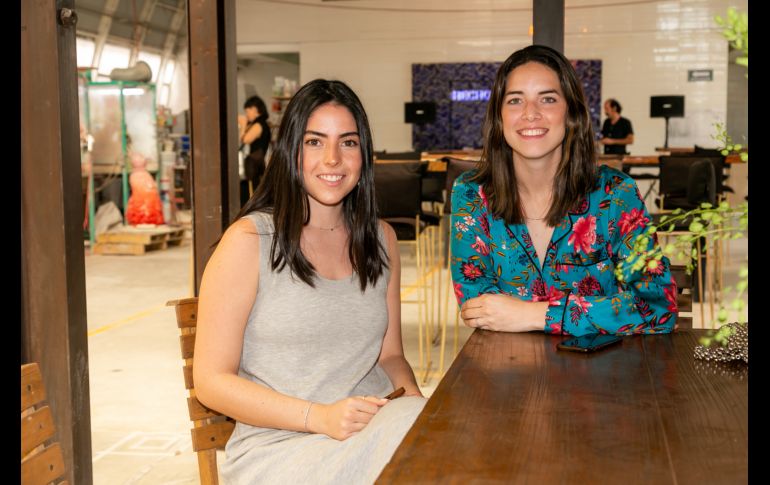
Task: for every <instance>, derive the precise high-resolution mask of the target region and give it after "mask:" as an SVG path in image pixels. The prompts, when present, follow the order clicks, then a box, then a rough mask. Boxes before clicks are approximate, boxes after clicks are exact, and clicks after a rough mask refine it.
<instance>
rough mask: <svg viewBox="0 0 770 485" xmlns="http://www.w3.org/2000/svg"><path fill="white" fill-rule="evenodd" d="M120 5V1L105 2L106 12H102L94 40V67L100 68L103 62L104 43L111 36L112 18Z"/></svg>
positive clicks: (92, 63)
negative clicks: (100, 63)
mask: <svg viewBox="0 0 770 485" xmlns="http://www.w3.org/2000/svg"><path fill="white" fill-rule="evenodd" d="M118 3H119V0H107V1H106V2H104V10H102V16H101V18H100V19H99V26H98V27H97V28H96V38H95V39H94V58H93V60H92V61H91V65H92V66H94V67H99V62H100V61H101V60H102V51H103V50H104V43H105V42H107V37H108V36H109V35H110V27H111V26H112V16H113V15H114V14H115V10H117V8H118Z"/></svg>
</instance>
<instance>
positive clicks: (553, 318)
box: [544, 293, 569, 335]
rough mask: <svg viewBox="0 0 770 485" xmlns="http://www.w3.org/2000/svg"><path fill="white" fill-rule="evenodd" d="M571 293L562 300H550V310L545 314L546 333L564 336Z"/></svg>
mask: <svg viewBox="0 0 770 485" xmlns="http://www.w3.org/2000/svg"><path fill="white" fill-rule="evenodd" d="M568 297H569V293H567V294H566V295H564V296H562V297H561V298H554V299H551V300H548V310H546V312H545V329H544V331H545V333H550V334H555V335H564V334H565V331H564V315H566V314H567V302H568Z"/></svg>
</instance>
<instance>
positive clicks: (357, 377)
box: [220, 212, 426, 485]
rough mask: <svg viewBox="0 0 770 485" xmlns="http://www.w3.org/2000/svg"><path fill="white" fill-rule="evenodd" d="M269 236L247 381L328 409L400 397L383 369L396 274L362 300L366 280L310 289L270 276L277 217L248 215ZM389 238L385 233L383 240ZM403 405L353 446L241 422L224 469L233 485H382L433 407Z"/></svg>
mask: <svg viewBox="0 0 770 485" xmlns="http://www.w3.org/2000/svg"><path fill="white" fill-rule="evenodd" d="M246 218H247V219H249V220H251V221H252V222H253V223H254V225H255V226H256V229H257V233H258V234H260V263H259V289H258V291H257V296H256V299H255V301H254V306H253V307H252V309H251V312H250V314H249V319H248V322H247V324H246V329H245V332H244V336H243V351H242V353H241V363H240V368H239V371H238V374H239V375H240V376H241V377H244V378H246V379H249V380H250V381H252V382H256V383H258V384H261V385H264V386H267V387H270V388H271V389H275V390H276V391H278V392H281V393H283V394H286V395H289V396H294V397H298V398H301V399H308V400H311V401H314V402H319V403H324V404H329V403H332V402H335V401H337V400H339V399H343V398H345V397H349V396H356V395H373V396H384V395H386V394H388V393H389V392H391V391H392V390H393V386H392V384H391V383H390V380H389V379H388V377H387V375H386V374H385V372H384V371H383V370H382V368H381V367H380V366H379V365H378V364H377V359H378V357H379V354H380V350H381V348H382V339H383V336H384V335H385V330H386V328H387V323H388V311H387V304H386V292H387V282H388V278H389V276H390V273H389V272H388V271H387V270H386V272H385V273H384V274H383V276H381V277H380V278H379V280H378V281H377V285H376V286H375V287H374V288H372V287H371V286H367V288H366V292H364V293H361V289H360V287H359V284H358V279H357V278H355V277H351V278H348V279H344V280H328V279H325V278H321V277H317V278H316V280H315V284H316V287H315V288H311V287H310V286H308V285H307V284H305V283H303V282H302V281H300V280H299V279H297V278H293V277H292V276H291V273H290V272H289V270H288V268H285V269H284V270H283V271H281V272H279V273H278V272H273V271H272V270H271V269H270V263H269V261H270V245H271V243H272V239H273V232H274V230H273V222H272V216H271V215H269V214H265V213H262V212H253V213H251V214H249V215H247V216H246ZM379 237H380V240H381V241H382V240H383V239H382V238H383V234H382V230H380V234H379ZM425 402H426V400H425V399H424V398H421V397H402V398H398V399H394V400H393V401H391V402H389V403H388V404H386V405H385V406H383V407H382V408H381V409H380V411H379V412H378V413H377V414H376V415H375V416H374V418H373V419H372V421H370V422H369V424H368V425H367V426H366V427H365V428H364V429H363V430H362V431H361V432H360V433H358V434H356V435H354V436H352V437H350V438H348V439H347V440H345V441H337V440H335V439H333V438H329V437H328V436H326V435H321V434H312V433H301V432H295V431H287V430H279V429H271V428H259V427H256V426H250V425H248V424H244V423H241V422H237V423H236V425H235V430H234V431H233V434H232V436H231V437H230V440H229V441H228V442H227V446H226V448H225V454H226V459H225V460H224V462H223V463H222V465H221V467H220V473H221V475H222V478H223V480H224V483H226V484H231V485H236V484H237V485H246V484H258V483H260V484H261V483H264V484H284V483H286V484H295V483H312V484H332V483H333V484H370V483H373V482H374V480H375V479H376V478H377V476H378V475H379V474H380V472H381V471H382V469H383V468H384V467H385V465H386V464H387V462H388V461H389V460H390V457H391V456H392V455H393V452H394V451H395V449H396V448H397V447H398V445H399V443H401V440H402V439H403V437H404V435H405V434H406V432H407V431H408V430H409V428H410V427H411V425H412V423H413V422H414V420H415V419H416V418H417V415H418V414H419V413H420V411H421V410H422V408H423V406H424V405H425Z"/></svg>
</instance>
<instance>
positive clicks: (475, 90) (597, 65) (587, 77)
mask: <svg viewBox="0 0 770 485" xmlns="http://www.w3.org/2000/svg"><path fill="white" fill-rule="evenodd" d="M572 65H573V66H574V67H575V70H576V71H577V73H578V76H579V77H580V79H581V80H582V82H583V89H584V90H585V94H586V97H587V102H588V108H589V111H590V114H591V119H592V121H593V125H594V130H595V131H598V130H599V119H600V115H601V83H602V61H600V60H576V61H572ZM499 67H500V63H499V62H466V63H441V64H412V101H432V102H434V103H436V121H434V122H433V123H427V124H424V125H412V146H413V147H414V149H415V150H418V151H422V150H451V149H458V148H465V147H471V148H481V141H482V136H481V129H482V125H483V123H484V116H485V115H486V109H487V100H488V99H489V90H490V89H491V88H492V83H493V82H494V80H495V74H496V73H497V69H498V68H499Z"/></svg>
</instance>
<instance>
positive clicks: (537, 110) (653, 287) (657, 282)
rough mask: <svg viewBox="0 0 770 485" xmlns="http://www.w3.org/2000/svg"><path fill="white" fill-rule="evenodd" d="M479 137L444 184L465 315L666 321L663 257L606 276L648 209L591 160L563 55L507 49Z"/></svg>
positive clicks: (627, 324)
mask: <svg viewBox="0 0 770 485" xmlns="http://www.w3.org/2000/svg"><path fill="white" fill-rule="evenodd" d="M484 137H485V143H484V151H483V154H482V157H481V162H480V165H479V168H478V169H477V170H471V171H469V172H466V173H465V174H463V175H462V176H460V177H459V178H458V179H457V181H456V182H455V185H454V188H453V191H452V243H451V244H452V278H453V280H454V288H455V295H456V296H457V300H458V302H459V303H460V304H461V305H462V307H461V315H462V318H463V320H464V321H465V323H466V325H468V326H470V327H478V328H482V329H488V330H499V331H507V332H523V331H529V330H543V329H544V330H545V332H547V333H556V334H572V335H584V334H588V333H613V334H634V333H667V332H671V330H672V329H673V328H674V324H675V321H676V318H677V308H676V284H675V283H674V280H673V278H672V276H671V273H670V272H669V262H668V259H667V258H665V257H664V258H662V259H661V260H660V261H657V262H651V263H650V264H648V265H647V266H646V267H645V268H644V270H642V271H641V272H635V273H632V272H630V271H629V272H628V273H626V274H624V276H625V281H624V282H622V283H621V282H619V281H618V280H617V279H616V277H615V274H614V269H615V265H616V264H617V262H618V261H621V260H623V259H624V258H625V257H626V256H627V255H628V254H629V253H630V251H631V249H632V248H633V246H634V242H635V239H636V237H637V236H638V235H641V234H643V233H644V232H645V230H646V224H647V222H648V221H649V220H650V217H649V215H648V213H647V210H646V208H645V206H644V202H643V201H642V199H641V196H640V194H639V189H638V188H637V187H636V184H635V183H634V181H633V179H631V178H630V177H628V176H627V175H625V174H624V173H622V172H619V171H617V170H613V169H611V168H609V167H606V166H597V164H596V152H595V146H594V134H593V130H592V127H591V120H590V117H589V114H588V109H587V107H586V102H585V97H584V95H583V90H582V88H581V85H580V81H579V80H578V78H577V74H576V73H575V70H574V68H573V67H572V65H571V64H570V62H569V61H568V60H567V59H566V58H565V57H564V56H563V55H561V54H560V53H559V52H557V51H555V50H553V49H551V48H549V47H545V46H538V45H533V46H529V47H526V48H524V49H521V50H519V51H517V52H514V53H513V54H512V55H511V56H510V57H509V58H508V59H507V60H506V61H505V62H504V63H503V64H502V66H501V67H500V69H499V70H498V72H497V76H496V79H495V84H494V86H493V88H492V93H491V96H490V101H489V107H488V109H487V116H486V121H485V124H484ZM651 241H652V242H651V243H650V244H657V242H656V241H655V240H654V238H653V239H652V240H651Z"/></svg>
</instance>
